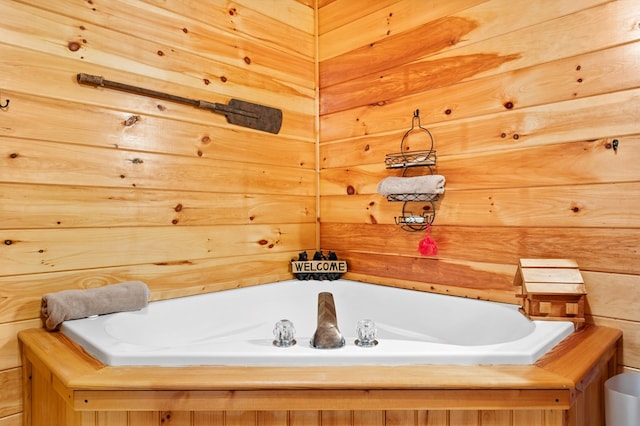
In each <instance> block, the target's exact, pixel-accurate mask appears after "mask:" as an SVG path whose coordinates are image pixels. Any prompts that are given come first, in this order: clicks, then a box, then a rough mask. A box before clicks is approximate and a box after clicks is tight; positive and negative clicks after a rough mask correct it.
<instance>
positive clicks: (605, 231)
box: [320, 223, 640, 281]
mask: <svg viewBox="0 0 640 426" xmlns="http://www.w3.org/2000/svg"><path fill="white" fill-rule="evenodd" d="M347 228H348V229H349V232H347V231H346V230H345V229H347ZM374 228H375V229H376V232H373V229H374ZM320 232H321V237H322V241H323V248H324V249H326V250H333V251H336V252H337V253H339V254H341V259H345V260H347V261H348V260H349V259H348V255H347V254H346V253H347V252H350V251H358V252H361V253H372V254H375V253H379V254H386V255H396V256H398V259H397V260H396V262H394V263H396V265H394V266H393V268H394V269H395V268H398V270H399V271H400V270H402V266H401V265H402V264H405V267H406V265H407V264H410V263H411V262H415V261H418V262H423V261H431V262H434V261H435V260H434V259H457V260H458V261H465V262H467V261H472V262H489V263H498V264H505V265H513V267H514V268H515V266H516V265H517V264H518V260H519V259H520V258H522V257H523V253H526V257H533V258H554V257H556V258H566V257H570V258H572V259H575V260H576V261H577V262H578V265H580V270H581V271H599V272H609V273H621V274H639V273H640V270H639V267H638V265H639V264H640V262H638V255H639V254H638V253H637V252H634V250H633V248H634V247H638V245H639V244H640V231H639V230H638V229H637V228H626V229H625V228H623V229H611V228H547V227H540V228H518V227H487V228H483V227H457V226H434V227H433V228H432V229H431V235H432V237H433V239H434V240H435V241H436V243H437V245H438V255H437V256H436V257H418V258H416V257H415V256H419V253H418V243H419V241H420V240H421V239H422V238H423V237H424V234H423V233H421V232H414V233H408V232H405V231H403V230H401V229H400V228H399V227H398V226H396V225H372V224H339V223H335V224H334V223H325V224H323V226H322V227H321V229H320ZM594 241H597V242H598V256H593V250H594V246H593V242H594ZM416 259H420V260H416ZM423 259H424V260H423ZM349 265H350V266H349V269H350V270H353V268H354V267H355V266H356V265H355V264H353V262H351V263H350V264H349ZM384 269H385V266H384V265H382V264H381V265H380V266H379V267H378V268H377V270H376V271H375V272H376V273H373V272H374V271H372V275H378V271H379V270H384ZM426 270H428V269H425V271H426ZM461 272H462V271H461ZM465 275H467V276H465V277H464V279H465V280H467V279H471V277H470V276H469V274H465ZM401 276H402V275H399V277H401ZM512 276H513V275H512ZM461 281H462V280H461Z"/></svg>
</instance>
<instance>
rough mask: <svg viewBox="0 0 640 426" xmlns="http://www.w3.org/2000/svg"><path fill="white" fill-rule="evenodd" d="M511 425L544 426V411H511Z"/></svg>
mask: <svg viewBox="0 0 640 426" xmlns="http://www.w3.org/2000/svg"><path fill="white" fill-rule="evenodd" d="M513 426H544V411H541V410H515V411H514V412H513Z"/></svg>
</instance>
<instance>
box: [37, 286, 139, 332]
mask: <svg viewBox="0 0 640 426" xmlns="http://www.w3.org/2000/svg"><path fill="white" fill-rule="evenodd" d="M149 294H150V292H149V288H148V287H147V285H146V284H145V283H143V282H142V281H127V282H123V283H119V284H113V285H107V286H104V287H97V288H92V289H87V290H63V291H59V292H57V293H48V294H45V295H44V296H42V301H41V306H40V312H41V316H42V320H43V323H44V327H45V328H46V329H47V330H49V331H54V330H57V329H58V328H59V327H60V325H61V324H62V323H63V322H64V321H66V320H71V319H77V318H85V317H90V316H92V315H102V314H110V313H112V312H122V311H137V310H139V309H142V308H144V307H145V306H147V303H148V301H149Z"/></svg>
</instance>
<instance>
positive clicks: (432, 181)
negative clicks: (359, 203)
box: [378, 175, 445, 196]
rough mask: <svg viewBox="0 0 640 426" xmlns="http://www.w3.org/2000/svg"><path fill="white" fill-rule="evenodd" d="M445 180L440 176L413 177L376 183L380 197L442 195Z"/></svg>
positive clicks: (396, 178)
mask: <svg viewBox="0 0 640 426" xmlns="http://www.w3.org/2000/svg"><path fill="white" fill-rule="evenodd" d="M444 184H445V178H444V176H442V175H426V176H415V177H395V176H390V177H387V178H384V179H382V180H381V181H380V182H379V183H378V193H379V194H380V195H385V196H386V195H394V194H442V193H444Z"/></svg>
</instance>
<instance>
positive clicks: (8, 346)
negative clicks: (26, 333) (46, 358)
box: [0, 319, 40, 378]
mask: <svg viewBox="0 0 640 426" xmlns="http://www.w3.org/2000/svg"><path fill="white" fill-rule="evenodd" d="M34 327H40V320H39V319H38V320H32V319H30V320H26V321H15V322H10V323H6V324H2V323H0V371H4V372H5V373H4V374H8V373H6V370H9V369H14V368H18V367H20V366H21V365H22V360H21V357H20V350H19V346H18V338H17V335H18V332H20V331H22V330H26V329H29V328H34ZM4 377H5V378H8V377H9V376H4Z"/></svg>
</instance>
